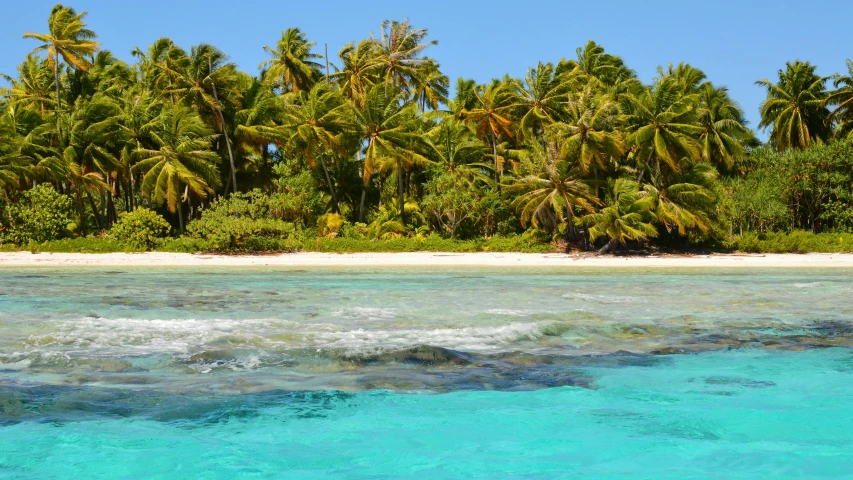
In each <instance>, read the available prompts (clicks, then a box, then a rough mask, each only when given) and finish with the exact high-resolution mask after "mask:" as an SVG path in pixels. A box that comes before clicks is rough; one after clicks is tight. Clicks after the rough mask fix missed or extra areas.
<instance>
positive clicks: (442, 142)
mask: <svg viewBox="0 0 853 480" xmlns="http://www.w3.org/2000/svg"><path fill="white" fill-rule="evenodd" d="M427 139H428V141H429V145H430V149H429V150H428V154H427V156H428V157H429V158H430V160H431V161H432V163H433V165H434V166H435V168H436V169H438V170H441V171H443V172H447V173H449V174H451V175H453V176H454V177H455V178H457V179H459V180H461V181H462V182H464V183H465V184H466V185H468V186H471V185H473V184H475V183H479V184H482V185H489V184H490V183H491V181H490V180H489V177H488V176H486V175H484V174H483V173H482V172H483V168H484V167H486V165H483V164H482V163H481V162H482V160H483V145H482V143H481V142H480V141H479V140H478V139H477V137H476V135H475V134H474V132H473V131H471V129H470V128H468V126H466V125H465V124H464V123H462V122H461V121H459V120H457V119H456V118H454V117H446V118H444V119H442V121H441V122H440V123H439V124H438V125H436V126H435V127H433V128H432V130H430V131H429V132H427Z"/></svg>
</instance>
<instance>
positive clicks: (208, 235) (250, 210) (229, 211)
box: [187, 190, 295, 251]
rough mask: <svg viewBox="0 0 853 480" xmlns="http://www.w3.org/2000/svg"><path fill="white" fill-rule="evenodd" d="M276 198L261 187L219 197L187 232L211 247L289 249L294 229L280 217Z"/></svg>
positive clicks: (280, 213)
mask: <svg viewBox="0 0 853 480" xmlns="http://www.w3.org/2000/svg"><path fill="white" fill-rule="evenodd" d="M277 200H278V199H277V198H276V197H275V196H273V197H270V196H269V195H266V194H264V193H263V192H261V191H260V190H252V191H251V192H247V193H238V194H234V195H232V196H231V197H229V198H227V199H225V198H220V199H218V200H216V201H214V202H213V203H212V204H211V205H210V206H209V207H207V208H205V209H204V210H203V211H202V213H201V218H199V219H198V220H193V221H192V222H190V224H189V226H188V227H187V233H188V234H189V236H190V237H193V238H197V239H203V240H205V241H206V242H207V243H206V245H207V246H208V247H209V248H210V249H211V250H218V251H232V250H248V251H269V250H288V249H290V248H291V247H290V243H289V241H290V240H291V239H292V237H293V234H294V232H295V229H294V226H293V224H292V223H289V222H286V221H284V220H282V219H281V215H282V212H281V210H279V207H280V203H279V202H278V201H277Z"/></svg>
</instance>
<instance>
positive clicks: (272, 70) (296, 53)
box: [260, 28, 322, 92]
mask: <svg viewBox="0 0 853 480" xmlns="http://www.w3.org/2000/svg"><path fill="white" fill-rule="evenodd" d="M314 45H315V43H314V42H309V41H308V38H307V37H306V36H305V34H304V33H303V32H302V31H301V30H299V29H298V28H288V29H287V30H285V31H283V32H281V39H279V41H278V43H276V46H275V48H272V47H269V46H265V47H264V51H266V52H267V53H269V54H270V56H271V57H272V58H271V59H269V60H266V61H264V62H263V63H261V65H260V68H261V69H266V75H268V76H269V77H270V78H273V79H275V82H276V84H277V85H278V87H279V88H281V90H282V91H283V92H300V91H302V90H310V89H311V87H312V86H314V83H316V81H317V79H318V78H319V77H320V76H321V75H320V67H321V66H320V64H319V63H317V62H315V61H314V60H317V59H320V58H322V55H318V54H316V53H311V49H312V48H313V47H314Z"/></svg>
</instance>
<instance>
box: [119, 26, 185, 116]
mask: <svg viewBox="0 0 853 480" xmlns="http://www.w3.org/2000/svg"><path fill="white" fill-rule="evenodd" d="M131 54H132V55H133V56H134V57H136V58H137V65H136V67H137V69H138V70H139V76H140V78H139V81H140V82H141V83H142V84H143V85H145V87H146V88H147V89H149V91H151V92H152V93H155V94H157V95H162V96H164V98H165V99H167V100H169V101H170V102H171V103H175V96H174V88H175V85H176V84H177V83H178V80H179V79H180V78H181V77H182V76H183V75H184V73H185V71H186V68H187V66H188V64H189V57H188V56H187V52H186V51H184V50H183V49H182V48H180V47H178V46H177V45H175V43H174V42H173V41H172V40H171V39H170V38H166V37H162V38H159V39H157V40H156V41H155V42H154V43H152V44H151V45H150V46H149V47H148V50H147V51H145V52H143V51H142V50H141V49H140V48H138V47H137V48H134V49H133V51H132V52H131Z"/></svg>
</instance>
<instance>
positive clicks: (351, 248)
mask: <svg viewBox="0 0 853 480" xmlns="http://www.w3.org/2000/svg"><path fill="white" fill-rule="evenodd" d="M302 248H303V249H304V250H308V251H320V252H336V253H355V252H459V253H462V252H526V253H547V252H553V251H555V250H556V247H555V246H554V245H551V244H542V243H538V242H536V241H532V240H530V239H528V238H525V237H522V236H520V235H513V236H510V237H493V238H488V239H486V238H478V239H474V240H454V239H450V238H443V237H441V236H439V235H436V234H432V235H427V236H424V237H420V238H417V237H414V238H392V239H389V240H368V239H358V238H318V239H316V241H305V242H304V243H303V245H302Z"/></svg>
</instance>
